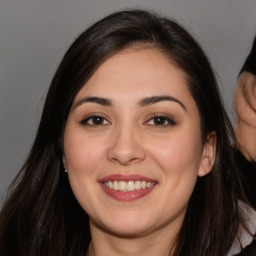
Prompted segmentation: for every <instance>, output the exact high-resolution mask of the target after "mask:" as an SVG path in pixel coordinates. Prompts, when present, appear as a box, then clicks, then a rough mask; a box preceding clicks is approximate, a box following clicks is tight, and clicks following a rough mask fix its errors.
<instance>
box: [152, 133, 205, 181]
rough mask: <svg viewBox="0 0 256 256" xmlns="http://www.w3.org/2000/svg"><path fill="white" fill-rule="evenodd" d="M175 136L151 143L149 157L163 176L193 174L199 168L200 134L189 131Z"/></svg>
mask: <svg viewBox="0 0 256 256" xmlns="http://www.w3.org/2000/svg"><path fill="white" fill-rule="evenodd" d="M175 135H176V136H171V137H168V138H161V140H157V141H155V142H154V143H152V146H151V147H150V149H149V152H150V154H151V157H152V158H153V159H154V161H155V162H156V163H157V164H158V165H159V166H160V167H161V169H162V170H164V171H165V175H177V176H182V175H183V174H188V175H190V174H195V173H196V172H197V171H198V169H199V166H200V157H201V137H200V134H198V132H197V133H196V132H195V133H193V131H191V130H190V132H182V133H180V134H175ZM196 174H197V173H196Z"/></svg>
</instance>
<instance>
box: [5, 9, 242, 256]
mask: <svg viewBox="0 0 256 256" xmlns="http://www.w3.org/2000/svg"><path fill="white" fill-rule="evenodd" d="M134 44H139V45H140V46H141V47H153V48H157V49H159V50H160V51H162V52H163V53H164V54H165V55H166V56H167V57H169V58H170V59H171V61H172V62H174V63H175V64H176V65H177V66H178V67H179V68H181V69H182V70H183V71H184V72H185V73H186V74H187V77H188V81H187V83H188V88H189V90H190V92H191V94H192V96H193V98H194V100H195V102H196V104H197V107H198V110H199V113H200V120H201V135H202V140H203V141H205V139H206V134H207V133H208V132H209V131H215V132H216V135H217V139H218V143H217V148H216V161H215V164H214V166H213V168H212V171H211V172H210V174H209V175H207V176H205V177H202V178H198V180H197V184H196V187H195V189H194V192H193V194H192V196H191V199H190V202H189V206H188V210H187V213H186V216H185V219H184V223H183V225H182V228H181V230H180V233H179V237H178V240H177V244H176V251H175V256H181V255H185V256H188V255H191V256H192V255H195V256H224V255H226V254H227V252H228V250H229V248H230V247H231V245H232V242H233V240H234V238H235V236H236V234H237V232H238V227H239V223H243V219H242V216H241V213H240V211H239V208H238V199H239V198H240V197H241V195H240V191H241V189H240V182H239V177H238V173H237V171H236V168H235V165H234V161H233V157H232V147H231V140H230V139H232V138H233V136H234V133H233V130H232V127H231V124H230V121H229V119H228V117H227V114H226V112H225V110H224V108H223V104H222V100H221V97H220V94H219V90H218V86H217V84H216V80H215V77H214V74H213V71H212V68H211V65H210V63H209V61H208V59H207V57H206V55H205V53H204V52H203V50H202V49H201V47H200V46H199V45H198V43H197V42H196V41H195V40H194V39H193V38H192V37H191V35H189V33H188V32H187V31H186V30H185V29H183V28H182V27H181V26H180V25H179V24H178V23H177V22H175V21H173V20H170V19H167V18H165V17H161V16H158V15H157V14H154V13H151V12H147V11H143V10H126V11H121V12H117V13H114V14H112V15H110V16H108V17H106V18H103V19H102V20H100V21H98V22H96V23H95V24H94V25H92V26H91V27H90V28H88V29H87V30H86V31H85V32H83V33H82V34H81V35H80V36H79V37H78V38H77V39H76V40H75V42H74V43H73V44H72V45H71V47H70V48H69V49H68V51H67V53H66V54H65V56H64V58H63V60H62V61H61V63H60V65H59V68H58V69H57V72H56V74H55V76H54V78H53V80H52V83H51V86H50V89H49V92H48V95H47V98H46V101H45V105H44V109H43V113H42V117H41V121H40V124H39V128H38V132H37V135H36V138H35V142H34V144H33V146H32V149H31V151H30V153H29V156H28V158H27V161H26V162H25V164H24V166H23V167H22V169H21V171H20V172H19V174H18V175H17V177H16V178H15V180H14V181H13V183H12V186H11V188H10V193H9V196H8V198H7V199H6V201H5V203H4V205H3V208H2V211H1V215H0V254H1V255H2V256H4V255H6V256H7V255H8V256H9V255H26V256H29V255H37V256H42V255H72V256H78V255H85V253H86V251H87V249H88V246H89V243H90V239H91V238H90V230H89V223H88V215H87V214H86V212H84V210H83V209H82V208H81V207H80V205H79V204H78V203H77V201H76V199H75V197H74V195H73V193H72V191H71V189H70V185H69V182H68V178H67V176H66V174H65V172H64V168H63V165H62V160H61V159H62V138H63V131H64V128H65V124H66V120H67V116H68V113H69V110H70V106H71V104H72V102H73V100H74V97H75V96H76V94H77V93H78V91H79V90H80V89H81V88H82V87H83V85H84V84H86V82H87V81H88V79H89V78H90V77H91V76H92V75H93V73H94V72H95V70H96V69H97V68H98V67H99V66H100V65H101V64H102V63H103V62H104V60H106V59H107V58H109V57H110V56H112V55H113V54H115V53H116V52H118V51H120V50H122V49H124V48H126V47H129V46H131V45H134Z"/></svg>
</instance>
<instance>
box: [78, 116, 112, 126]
mask: <svg viewBox="0 0 256 256" xmlns="http://www.w3.org/2000/svg"><path fill="white" fill-rule="evenodd" d="M96 118H98V119H99V120H100V121H101V122H102V121H103V123H99V124H95V123H93V120H94V121H96ZM90 120H91V122H92V123H91V124H90V123H89V121H90ZM105 121H107V124H106V123H105V124H104V122H105ZM81 124H82V125H87V126H100V125H109V124H110V122H109V121H108V120H107V119H106V118H105V117H103V116H101V115H91V116H88V117H87V118H85V119H83V120H82V121H81Z"/></svg>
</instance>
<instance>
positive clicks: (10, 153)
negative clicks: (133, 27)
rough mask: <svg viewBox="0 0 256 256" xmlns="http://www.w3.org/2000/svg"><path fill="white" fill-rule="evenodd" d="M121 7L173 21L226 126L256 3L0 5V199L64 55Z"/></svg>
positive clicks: (16, 1)
mask: <svg viewBox="0 0 256 256" xmlns="http://www.w3.org/2000/svg"><path fill="white" fill-rule="evenodd" d="M126 7H138V8H147V9H151V10H155V11H158V12H160V13H162V14H164V15H167V16H169V17H173V18H175V19H177V20H178V21H180V22H181V23H182V24H183V25H184V26H185V27H186V28H187V29H188V30H189V31H190V32H191V33H192V34H193V35H194V36H195V37H196V38H197V39H198V41H199V42H200V43H201V45H202V46H203V48H204V49H205V50H206V52H207V54H208V56H209V57H210V59H211V61H212V64H213V67H214V69H215V71H216V75H217V77H218V81H219V85H220V88H221V91H222V93H223V97H224V102H225V105H226V107H227V110H228V113H229V115H230V117H231V119H233V120H234V113H233V92H234V88H235V84H236V78H237V74H238V72H239V70H240V68H241V66H242V64H243V62H244V60H245V58H246V56H247V55H248V53H249V50H250V47H251V44H252V41H253V37H254V35H255V33H256V0H143V1H142V0H141V1H135V0H130V1H129V0H126V1H125V0H93V1H92V0H90V1H89V0H69V1H68V0H41V1H40V0H0V121H1V126H0V127H1V128H0V129H1V130H0V198H1V197H3V195H4V191H5V190H6V188H7V187H8V185H9V183H10V182H11V180H12V179H13V177H14V176H15V175H16V174H17V172H18V170H19V169H20V167H21V166H22V163H23V162H24V160H25V159H26V155H27V153H28V151H29V149H30V146H31V144H32V141H33V139H34V136H35V132H36V128H37V125H38V121H39V118H40V114H41V109H42V105H43V102H44V98H45V95H46V92H47V88H48V86H49V84H50V81H51V78H52V76H53V74H54V72H55V70H56V68H57V66H58V63H59V62H60V60H61V58H62V56H63V54H64V52H65V51H66V49H67V48H68V46H69V45H70V43H71V42H72V41H73V40H74V38H75V37H76V36H77V35H78V34H79V33H80V32H81V31H82V30H84V29H85V28H86V27H87V26H88V25H90V24H92V23H93V22H94V21H96V20H98V19H99V18H101V17H103V16H105V15H107V14H109V13H110V12H113V11H115V10H120V9H123V8H126ZM0 204H1V201H0Z"/></svg>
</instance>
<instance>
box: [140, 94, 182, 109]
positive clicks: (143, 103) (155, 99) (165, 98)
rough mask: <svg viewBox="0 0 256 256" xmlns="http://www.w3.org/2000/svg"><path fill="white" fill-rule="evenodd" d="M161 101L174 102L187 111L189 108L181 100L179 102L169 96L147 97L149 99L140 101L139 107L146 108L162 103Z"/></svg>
mask: <svg viewBox="0 0 256 256" xmlns="http://www.w3.org/2000/svg"><path fill="white" fill-rule="evenodd" d="M161 101H172V102H175V103H178V104H179V105H180V106H181V107H182V108H183V109H184V110H185V111H187V108H186V107H185V105H184V104H183V103H182V102H181V101H180V100H178V99H176V98H174V97H172V96H169V95H161V96H152V97H147V98H144V99H142V100H140V101H139V103H138V105H139V106H140V107H145V106H149V105H153V104H155V103H158V102H161Z"/></svg>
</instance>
